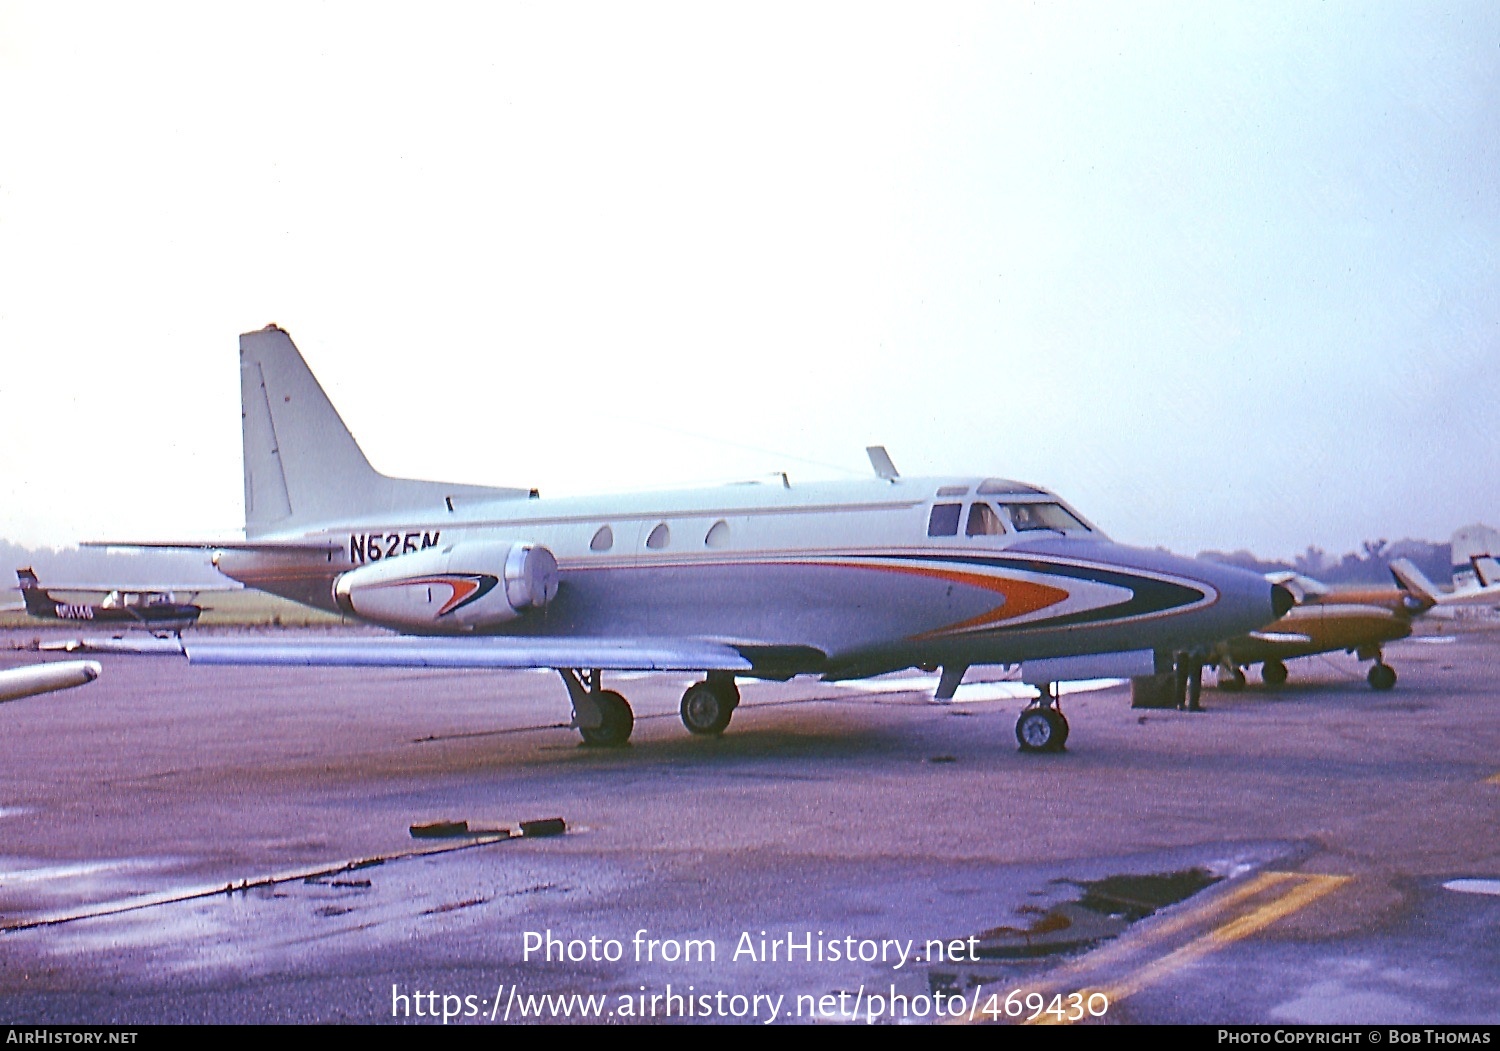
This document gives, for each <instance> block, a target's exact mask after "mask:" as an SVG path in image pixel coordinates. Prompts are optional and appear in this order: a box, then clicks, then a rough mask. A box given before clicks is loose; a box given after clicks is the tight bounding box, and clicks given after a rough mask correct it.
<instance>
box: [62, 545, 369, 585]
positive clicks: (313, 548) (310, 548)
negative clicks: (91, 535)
mask: <svg viewBox="0 0 1500 1051" xmlns="http://www.w3.org/2000/svg"><path fill="white" fill-rule="evenodd" d="M79 546H80V547H120V548H138V549H141V550H160V551H268V552H276V551H285V552H287V553H289V554H290V553H294V552H311V553H315V554H320V555H321V554H323V553H324V552H328V551H332V552H335V553H337V552H339V551H342V550H343V546H342V545H340V544H335V543H334V542H333V541H331V540H85V541H84V542H83V543H82V544H80V545H79ZM182 590H184V591H190V590H192V589H191V588H183V589H182ZM199 590H203V589H202V588H200V589H199Z"/></svg>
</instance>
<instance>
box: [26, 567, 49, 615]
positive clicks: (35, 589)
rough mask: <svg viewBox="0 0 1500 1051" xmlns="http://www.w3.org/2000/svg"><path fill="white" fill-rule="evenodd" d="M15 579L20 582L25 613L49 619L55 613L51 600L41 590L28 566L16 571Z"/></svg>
mask: <svg viewBox="0 0 1500 1051" xmlns="http://www.w3.org/2000/svg"><path fill="white" fill-rule="evenodd" d="M16 579H17V580H19V581H20V582H21V598H23V599H25V600H26V612H27V613H30V614H31V615H32V616H33V617H51V616H53V615H54V614H55V613H56V612H57V611H56V608H55V606H54V602H53V598H52V596H51V595H49V594H47V593H46V592H45V591H43V590H42V589H41V586H40V585H41V581H39V580H38V579H37V576H36V573H35V572H33V571H32V569H31V567H30V566H27V567H26V568H25V569H18V570H16Z"/></svg>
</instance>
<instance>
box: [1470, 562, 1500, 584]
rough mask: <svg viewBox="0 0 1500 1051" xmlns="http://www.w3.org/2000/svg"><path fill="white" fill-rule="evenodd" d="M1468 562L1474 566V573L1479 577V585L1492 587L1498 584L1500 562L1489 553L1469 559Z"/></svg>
mask: <svg viewBox="0 0 1500 1051" xmlns="http://www.w3.org/2000/svg"><path fill="white" fill-rule="evenodd" d="M1469 564H1470V565H1472V566H1473V567H1474V575H1475V576H1477V577H1478V578H1479V586H1480V587H1484V588H1487V587H1493V586H1494V585H1495V584H1500V562H1496V561H1495V559H1494V558H1492V557H1491V556H1489V555H1485V556H1483V557H1482V558H1481V557H1478V556H1476V557H1474V558H1471V559H1469Z"/></svg>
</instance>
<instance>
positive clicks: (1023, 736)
mask: <svg viewBox="0 0 1500 1051" xmlns="http://www.w3.org/2000/svg"><path fill="white" fill-rule="evenodd" d="M1067 739H1068V721H1067V720H1066V719H1064V718H1063V717H1062V713H1061V712H1059V711H1056V710H1055V709H1052V708H1027V709H1026V710H1025V711H1023V712H1022V713H1021V715H1020V717H1019V718H1017V719H1016V743H1017V744H1019V745H1020V746H1021V751H1023V752H1060V751H1062V748H1063V744H1064V742H1066V741H1067Z"/></svg>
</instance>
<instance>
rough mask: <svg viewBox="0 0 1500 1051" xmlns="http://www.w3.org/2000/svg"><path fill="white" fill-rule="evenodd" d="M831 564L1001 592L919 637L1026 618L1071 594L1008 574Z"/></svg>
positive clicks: (850, 563)
mask: <svg viewBox="0 0 1500 1051" xmlns="http://www.w3.org/2000/svg"><path fill="white" fill-rule="evenodd" d="M827 564H828V565H836V566H842V567H844V568H848V569H883V570H885V571H886V572H888V573H906V574H909V575H912V576H919V577H935V578H937V579H938V580H946V581H948V582H950V583H953V584H963V585H965V586H967V587H971V588H982V589H984V590H985V591H993V592H994V593H995V594H997V595H1000V596H1001V597H1002V598H1003V599H1004V600H1005V601H1003V602H1002V603H1001V604H1000V605H998V606H996V607H995V608H994V609H992V610H990V611H989V612H987V613H981V614H979V615H978V616H977V617H970V618H969V619H968V620H961V621H959V622H958V623H957V624H948V625H945V626H944V627H941V628H933V629H932V630H931V631H924V632H923V633H922V634H920V635H916V636H913V637H914V638H917V639H930V638H934V637H936V636H939V635H951V634H956V633H959V632H964V631H968V630H970V629H972V628H984V627H988V626H990V625H991V624H1000V623H1002V622H1004V621H1007V620H1014V619H1015V618H1016V617H1023V616H1025V615H1026V614H1028V613H1035V612H1036V611H1037V610H1039V609H1046V608H1047V607H1048V606H1055V605H1057V604H1058V603H1059V602H1062V601H1063V600H1064V599H1067V598H1068V597H1069V595H1070V593H1069V592H1067V591H1065V590H1063V589H1062V588H1055V587H1052V586H1051V585H1049V584H1036V583H1033V582H1032V581H1029V580H1015V579H1013V578H1009V577H992V576H988V575H986V574H984V573H964V572H961V571H959V570H954V569H933V568H931V567H928V566H885V565H880V564H878V563H874V564H872V563H868V562H831V563H827Z"/></svg>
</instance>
